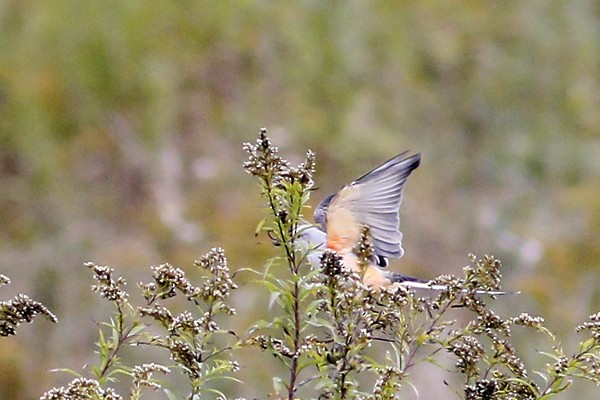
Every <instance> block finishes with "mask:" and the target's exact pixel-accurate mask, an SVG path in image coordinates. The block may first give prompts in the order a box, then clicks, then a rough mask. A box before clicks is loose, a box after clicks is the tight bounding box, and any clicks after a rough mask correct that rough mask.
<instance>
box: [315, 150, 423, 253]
mask: <svg viewBox="0 0 600 400" xmlns="http://www.w3.org/2000/svg"><path fill="white" fill-rule="evenodd" d="M420 161H421V156H420V154H416V155H413V156H410V157H406V153H402V154H400V155H398V156H396V157H394V158H392V159H391V160H389V161H386V162H385V163H383V164H382V165H380V166H379V167H377V168H375V169H374V170H372V171H370V172H368V173H367V174H365V175H363V176H362V177H360V178H358V179H357V180H355V181H354V182H352V183H351V184H349V185H347V186H344V187H343V188H342V189H340V190H339V191H338V192H337V193H335V194H333V195H330V196H328V197H326V198H325V199H324V200H323V201H322V202H321V204H319V206H318V207H317V209H316V210H315V215H314V217H315V222H317V223H318V224H320V225H321V226H322V227H323V228H324V229H325V230H326V231H327V247H329V248H331V249H333V250H336V251H340V250H342V249H349V248H352V246H354V245H355V244H356V243H357V242H358V239H359V236H360V230H361V227H362V226H363V225H366V226H368V227H369V229H370V232H371V236H372V239H373V247H374V250H375V254H376V255H377V256H379V257H391V258H400V257H402V255H403V254H404V250H403V249H402V233H401V232H400V215H399V208H400V203H401V202H402V190H403V188H404V184H405V183H406V179H407V178H408V176H409V175H410V173H411V172H412V171H413V170H414V169H415V168H417V167H418V166H419V163H420Z"/></svg>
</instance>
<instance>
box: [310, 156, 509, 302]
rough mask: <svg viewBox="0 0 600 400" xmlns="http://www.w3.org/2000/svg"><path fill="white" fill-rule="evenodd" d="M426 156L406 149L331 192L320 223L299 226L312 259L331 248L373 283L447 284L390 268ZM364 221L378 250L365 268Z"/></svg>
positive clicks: (318, 211) (439, 287)
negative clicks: (415, 175) (409, 189)
mask: <svg viewBox="0 0 600 400" xmlns="http://www.w3.org/2000/svg"><path fill="white" fill-rule="evenodd" d="M420 162H421V155H420V154H415V155H412V156H407V153H406V152H404V153H402V154H399V155H397V156H396V157H394V158H392V159H390V160H388V161H386V162H385V163H383V164H381V165H380V166H378V167H377V168H375V169H373V170H372V171H370V172H368V173H366V174H365V175H363V176H362V177H360V178H358V179H356V180H355V181H353V182H352V183H350V184H349V185H346V186H344V187H342V188H341V189H340V190H339V191H337V192H336V193H333V194H331V195H329V196H327V197H325V199H323V200H322V201H321V203H320V204H319V206H318V207H317V208H316V210H315V212H314V220H315V223H316V225H312V224H306V225H301V226H300V227H299V229H298V242H299V245H300V246H301V248H302V249H303V250H304V251H306V252H307V258H308V261H309V262H310V263H311V265H313V266H315V267H316V266H318V265H319V262H320V257H321V254H322V253H323V251H324V250H325V249H326V248H328V249H331V250H334V251H335V252H337V253H338V255H340V256H341V257H342V260H343V263H344V265H345V266H346V267H347V268H350V269H351V270H353V271H356V272H362V273H363V282H364V283H365V284H366V285H367V286H369V287H372V288H382V287H388V286H392V285H403V286H409V287H415V288H423V289H433V290H445V289H447V286H445V285H436V284H434V283H432V282H431V281H429V280H423V279H418V278H414V277H411V276H406V275H402V274H400V273H397V272H392V271H389V270H386V269H385V267H387V266H388V258H400V257H402V255H403V254H404V250H403V248H402V232H400V214H399V210H400V204H401V203H402V191H403V189H404V185H405V184H406V180H407V179H408V177H409V175H410V174H411V173H412V172H413V171H414V170H415V169H416V168H417V167H418V166H419V163H420ZM363 226H367V227H368V228H369V232H370V235H371V238H370V239H371V243H372V246H373V253H374V254H373V257H372V259H371V261H370V263H369V264H368V265H367V267H366V269H364V270H363V271H360V266H359V264H358V261H359V260H358V257H357V256H356V255H355V254H354V252H353V247H354V246H355V245H356V244H357V242H358V241H359V238H360V235H361V231H362V227H363ZM481 293H487V294H503V293H504V292H497V291H482V292H481Z"/></svg>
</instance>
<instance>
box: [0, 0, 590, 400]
mask: <svg viewBox="0 0 600 400" xmlns="http://www.w3.org/2000/svg"><path fill="white" fill-rule="evenodd" d="M599 20H600V10H599V8H598V5H597V4H596V3H594V2H586V1H566V0H563V1H558V0H557V1H547V2H543V1H531V2H522V1H503V2H470V1H460V2H453V3H445V2H438V1H432V0H426V1H420V2H410V3H403V4H392V3H386V2H369V3H367V2H361V1H348V2H311V1H305V2H298V3H294V4H283V3H267V2H234V1H218V2H217V1H212V2H172V1H154V2H152V4H148V3H145V2H140V1H136V0H126V1H120V2H95V3H93V4H88V3H81V2H76V1H73V0H49V1H45V2H27V1H16V0H7V1H3V2H1V3H0V227H1V228H0V254H1V255H2V264H1V265H0V272H3V273H5V274H7V275H9V276H11V277H12V278H13V280H14V281H15V284H14V285H11V286H14V290H18V289H23V290H22V291H23V292H26V293H30V294H31V296H32V297H33V298H36V299H38V298H39V299H42V301H43V302H44V304H50V305H51V308H52V310H53V311H55V312H56V313H57V314H58V316H59V317H61V315H74V313H76V312H81V311H82V310H81V309H83V308H86V307H89V306H90V304H91V301H92V300H91V298H90V297H88V294H87V293H86V292H85V290H84V289H82V288H84V286H85V285H82V284H81V282H82V280H83V279H85V273H83V272H81V271H80V270H79V269H78V266H79V265H81V263H82V262H83V261H85V260H88V259H95V260H101V261H102V263H105V264H111V265H119V266H123V267H126V269H127V274H131V275H132V276H134V277H135V276H138V275H139V274H140V267H141V266H143V265H148V264H160V263H162V262H163V261H164V260H166V259H168V260H170V261H171V262H173V263H185V262H187V260H189V259H192V258H194V257H196V256H197V253H198V248H201V247H207V246H211V245H213V244H215V243H216V242H218V243H219V245H222V246H223V247H225V248H227V250H228V252H229V255H230V257H231V259H232V261H233V264H234V265H243V266H247V265H250V266H251V265H255V264H257V263H259V262H260V260H262V259H264V258H265V256H267V255H268V254H269V253H270V251H271V249H270V248H269V247H268V246H264V245H262V246H261V245H257V243H256V241H252V240H240V239H239V238H241V237H244V238H245V237H248V236H247V232H252V230H253V229H254V224H255V218H254V217H255V212H256V211H255V210H257V208H258V207H260V202H259V200H258V199H256V198H255V197H252V196H248V195H247V193H248V192H247V191H246V189H247V188H248V186H249V185H250V183H249V182H248V181H247V180H246V179H244V178H245V177H244V176H243V174H241V173H240V171H239V168H237V166H238V165H239V163H240V162H241V161H242V157H243V155H242V154H241V152H240V151H239V143H240V142H242V141H243V140H244V139H245V138H246V137H247V134H248V129H249V128H248V127H253V126H254V127H258V126H264V125H267V126H271V127H272V129H271V133H272V136H273V138H274V139H276V140H277V142H278V143H280V145H281V148H282V150H284V151H286V152H287V153H289V154H290V156H289V157H290V159H292V160H299V159H300V158H301V157H302V154H301V153H300V150H299V149H304V148H306V147H310V148H313V149H316V150H317V153H318V157H319V162H320V168H319V170H318V172H317V174H316V175H315V181H316V182H317V187H319V188H322V190H323V191H324V192H329V191H333V190H334V189H336V188H338V187H339V186H340V185H341V184H344V183H346V182H349V181H350V180H351V179H353V178H355V177H356V176H359V174H361V173H362V172H364V171H365V170H368V169H369V167H372V166H373V165H376V164H378V162H379V161H381V160H382V159H387V158H388V157H389V156H391V155H393V154H396V153H398V152H400V151H402V150H404V149H412V150H414V151H421V152H422V153H423V164H422V166H421V168H420V169H419V171H418V175H416V176H415V179H414V180H413V181H412V182H411V190H410V193H407V195H406V201H405V203H404V212H403V216H402V217H403V230H404V231H405V236H404V238H405V239H404V240H405V248H406V249H407V254H406V256H405V258H404V260H403V264H402V268H403V269H404V270H405V271H406V272H410V273H412V274H413V275H420V276H423V277H431V276H435V275H436V274H440V273H443V272H447V271H448V270H454V269H455V268H457V267H458V266H459V265H461V263H462V258H463V256H464V254H466V253H467V252H469V251H481V252H493V253H494V254H495V255H497V256H499V257H500V258H501V259H503V260H504V261H505V264H506V265H507V268H508V270H507V273H506V275H507V282H508V283H510V286H511V288H512V287H514V288H515V289H519V290H522V291H525V292H528V293H531V297H527V298H523V299H520V300H519V301H520V302H528V303H530V304H531V306H532V307H535V308H536V310H535V311H536V312H539V313H543V314H544V315H548V314H547V313H551V314H552V315H554V316H555V318H550V316H549V318H548V320H549V321H564V324H562V323H561V324H557V326H555V327H553V328H556V329H559V330H562V329H565V328H563V326H571V325H574V324H575V323H576V321H579V320H582V319H583V318H584V317H585V316H586V315H587V310H589V309H591V308H594V306H596V305H598V304H600V293H599V291H598V287H599V285H598V272H597V271H598V266H599V264H600V254H599V252H598V249H599V248H600V239H599V238H600V234H599V229H598V226H600V224H599V223H598V222H599V221H600V211H599V210H600V185H599V184H598V182H599V180H598V177H599V176H600V161H599V160H600V159H599V158H598V156H597V155H598V154H599V153H600V132H599V130H600V129H599V127H600V94H599V93H600V75H599V74H598V71H599V70H600V21H599ZM283 126H285V128H283ZM321 197H322V196H321ZM258 242H259V243H258V244H264V240H263V239H258ZM434 260H443V262H438V261H434ZM392 267H396V268H397V267H398V266H392ZM67 276H69V278H68V279H67V278H65V277H67ZM48 287H51V289H53V290H49V289H48ZM28 289H29V290H28ZM8 290H13V288H10V287H9V288H8ZM246 295H247V297H248V298H250V299H257V298H259V297H260V294H256V293H254V292H252V291H251V290H250V289H248V290H247V292H246ZM247 311H248V312H247V313H245V315H246V316H248V318H250V315H249V314H250V312H251V311H253V312H255V313H256V314H260V313H261V312H264V311H260V310H259V311H255V310H252V309H251V308H249V309H248V310H247ZM61 321H62V322H63V323H65V324H69V323H71V324H76V322H74V321H70V320H68V319H67V320H64V319H62V318H61ZM75 321H76V319H75ZM550 323H552V322H550ZM74 326H75V325H74ZM73 330H74V331H75V330H76V329H75V328H74V329H73ZM28 332H29V330H28V328H26V329H24V332H23V336H22V340H26V341H27V340H29V341H34V342H36V343H38V344H41V343H44V344H46V347H45V349H44V351H43V352H42V353H41V354H36V357H31V354H27V353H26V351H27V350H24V354H23V357H24V358H23V360H25V361H23V363H24V366H23V368H22V370H24V371H25V370H26V371H30V372H29V373H32V374H34V375H36V376H38V377H39V379H38V380H35V381H36V382H38V381H39V382H43V378H42V377H43V376H46V375H45V372H44V369H46V368H48V365H50V364H51V365H56V362H55V361H54V359H55V358H56V357H57V355H58V354H62V353H64V349H68V350H67V354H70V355H71V357H72V358H73V360H77V362H79V363H82V364H83V363H85V362H86V358H85V357H86V356H85V354H84V353H82V352H81V351H80V350H79V349H80V348H85V344H86V343H89V342H90V341H92V340H93V337H94V336H93V335H94V334H95V332H94V331H93V330H89V331H87V338H86V339H77V340H74V338H73V336H72V335H60V334H57V333H56V331H54V330H48V331H47V332H45V335H44V338H43V339H40V338H39V337H35V336H30V335H29V333H28ZM565 333H566V332H565ZM27 360H29V361H27ZM31 360H37V362H36V363H32V362H31ZM27 363H29V364H27ZM0 365H5V364H0ZM41 384H42V383H40V385H41ZM3 390H5V389H4V385H0V397H6V396H7V395H6V394H5V393H3V392H2V391H3ZM22 390H23V391H22V392H20V393H19V397H20V398H32V396H35V394H36V393H37V392H36V388H33V387H27V388H23V389H22ZM28 390H32V392H29V391H28ZM38 391H39V390H38ZM11 393H13V392H11ZM431 396H434V394H431ZM580 396H583V397H585V394H580ZM9 397H14V396H12V395H11V396H9Z"/></svg>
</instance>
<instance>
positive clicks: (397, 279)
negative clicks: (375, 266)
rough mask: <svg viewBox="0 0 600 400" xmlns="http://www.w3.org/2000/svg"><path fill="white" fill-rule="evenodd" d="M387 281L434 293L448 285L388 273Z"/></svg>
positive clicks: (489, 292) (491, 292)
mask: <svg viewBox="0 0 600 400" xmlns="http://www.w3.org/2000/svg"><path fill="white" fill-rule="evenodd" d="M388 279H390V280H391V281H392V283H393V284H396V285H398V286H404V287H411V288H416V289H428V290H436V291H444V290H448V289H449V286H448V285H440V284H435V283H433V281H430V280H425V279H419V278H415V277H412V276H407V275H402V274H399V273H397V272H390V273H389V275H388ZM463 292H467V290H463ZM475 293H477V294H487V295H490V296H502V295H507V294H519V293H520V292H505V291H501V290H475Z"/></svg>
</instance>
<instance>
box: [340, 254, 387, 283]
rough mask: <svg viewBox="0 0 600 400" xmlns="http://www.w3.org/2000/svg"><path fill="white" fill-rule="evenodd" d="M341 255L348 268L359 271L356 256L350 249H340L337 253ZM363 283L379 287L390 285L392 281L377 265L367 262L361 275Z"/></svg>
mask: <svg viewBox="0 0 600 400" xmlns="http://www.w3.org/2000/svg"><path fill="white" fill-rule="evenodd" d="M339 254H340V255H341V256H342V260H343V262H344V266H345V267H346V268H349V269H350V270H352V271H354V272H357V273H359V274H360V273H361V270H360V266H359V265H358V258H357V257H356V255H355V254H354V253H352V251H348V250H347V251H342V252H340V253H339ZM362 280H363V283H364V284H365V285H367V286H368V287H370V288H373V289H381V288H384V287H387V286H390V285H391V284H392V282H391V281H390V280H389V279H388V278H387V277H386V275H385V272H384V271H382V270H381V269H380V268H379V267H377V266H375V265H373V264H369V265H368V266H367V269H366V271H364V275H363V277H362Z"/></svg>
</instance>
